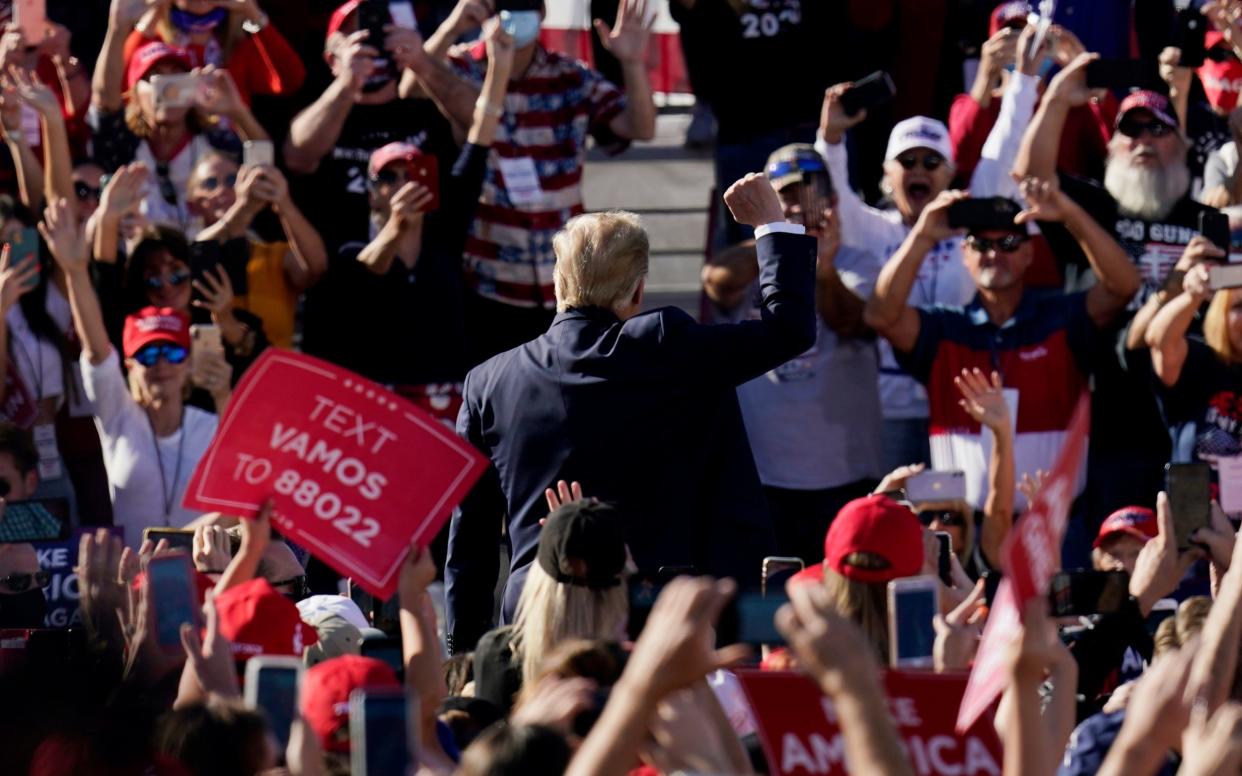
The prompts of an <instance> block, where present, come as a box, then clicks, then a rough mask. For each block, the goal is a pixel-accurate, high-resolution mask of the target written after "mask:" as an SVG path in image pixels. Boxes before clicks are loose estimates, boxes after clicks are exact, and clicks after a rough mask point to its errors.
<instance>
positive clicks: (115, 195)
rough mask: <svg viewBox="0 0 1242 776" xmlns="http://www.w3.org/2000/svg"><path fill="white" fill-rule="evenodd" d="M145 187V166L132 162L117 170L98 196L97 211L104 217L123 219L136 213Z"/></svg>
mask: <svg viewBox="0 0 1242 776" xmlns="http://www.w3.org/2000/svg"><path fill="white" fill-rule="evenodd" d="M146 185H147V166H146V165H145V164H143V163H142V162H132V163H130V164H127V165H125V166H124V167H119V168H117V171H116V172H114V173H112V177H111V178H109V179H108V185H106V186H104V188H103V192H102V193H101V194H100V195H99V210H100V211H102V212H103V213H105V214H106V215H109V216H113V217H116V218H123V217H124V216H127V215H131V214H133V213H137V212H138V208H139V207H140V206H141V205H142V200H143V196H144V194H145V190H146Z"/></svg>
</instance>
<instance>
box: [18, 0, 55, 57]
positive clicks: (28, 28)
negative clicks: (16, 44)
mask: <svg viewBox="0 0 1242 776" xmlns="http://www.w3.org/2000/svg"><path fill="white" fill-rule="evenodd" d="M13 25H14V26H15V27H17V28H18V29H19V30H21V33H22V40H24V41H25V43H26V45H27V46H37V45H39V44H40V43H42V42H43V39H44V38H46V37H47V4H46V0H13Z"/></svg>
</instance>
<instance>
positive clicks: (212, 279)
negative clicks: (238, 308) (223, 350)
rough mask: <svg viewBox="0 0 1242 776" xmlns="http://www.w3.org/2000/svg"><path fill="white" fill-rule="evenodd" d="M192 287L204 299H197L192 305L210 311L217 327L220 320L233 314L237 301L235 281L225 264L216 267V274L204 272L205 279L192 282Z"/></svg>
mask: <svg viewBox="0 0 1242 776" xmlns="http://www.w3.org/2000/svg"><path fill="white" fill-rule="evenodd" d="M192 285H193V286H194V290H195V291H197V292H198V293H200V294H202V295H203V298H202V299H195V300H194V301H193V302H191V304H193V305H194V306H195V307H201V308H202V309H204V310H208V311H210V312H211V317H212V320H214V321H215V322H216V324H217V325H219V323H220V320H219V319H220V318H222V317H225V316H230V315H232V314H233V302H234V300H235V299H236V297H235V296H234V295H233V281H231V280H229V273H228V271H227V270H225V268H224V265H223V264H218V265H216V268H215V273H214V274H213V273H212V272H211V271H207V272H204V273H203V279H202V280H194V281H192Z"/></svg>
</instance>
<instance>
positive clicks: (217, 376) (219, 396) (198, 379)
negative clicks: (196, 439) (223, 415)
mask: <svg viewBox="0 0 1242 776" xmlns="http://www.w3.org/2000/svg"><path fill="white" fill-rule="evenodd" d="M192 378H193V381H194V384H195V385H198V386H200V387H202V388H203V389H204V390H205V391H207V392H208V393H210V394H211V395H212V397H213V398H214V399H216V400H217V402H216V404H217V405H220V404H221V403H223V400H225V399H227V398H228V397H229V396H230V395H231V394H232V392H233V366H232V364H230V363H229V362H228V359H226V358H225V357H224V351H223V350H213V351H205V352H203V353H202V354H200V355H199V356H198V370H197V371H196V372H195V373H194V374H193V375H192ZM224 560H225V566H227V565H228V557H227V556H226V557H225V559H224ZM213 568H215V569H217V570H222V569H223V568H224V566H213Z"/></svg>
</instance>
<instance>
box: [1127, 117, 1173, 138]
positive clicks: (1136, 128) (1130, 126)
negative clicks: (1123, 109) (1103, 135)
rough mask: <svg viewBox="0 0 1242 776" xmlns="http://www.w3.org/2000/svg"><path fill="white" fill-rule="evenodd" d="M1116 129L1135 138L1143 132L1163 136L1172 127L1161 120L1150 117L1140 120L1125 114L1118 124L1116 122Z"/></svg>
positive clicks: (1171, 131)
mask: <svg viewBox="0 0 1242 776" xmlns="http://www.w3.org/2000/svg"><path fill="white" fill-rule="evenodd" d="M1117 131H1118V132H1120V133H1121V134H1123V135H1125V136H1126V137H1132V138H1136V139H1137V138H1140V137H1142V136H1143V133H1144V132H1146V133H1148V134H1149V135H1151V136H1152V137H1164V136H1165V135H1170V134H1172V133H1173V127H1170V126H1169V125H1168V124H1165V123H1164V122H1162V121H1156V120H1155V119H1152V120H1151V121H1140V120H1139V119H1132V118H1130V117H1128V116H1127V117H1126V118H1124V119H1122V120H1121V122H1120V123H1119V124H1117Z"/></svg>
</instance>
